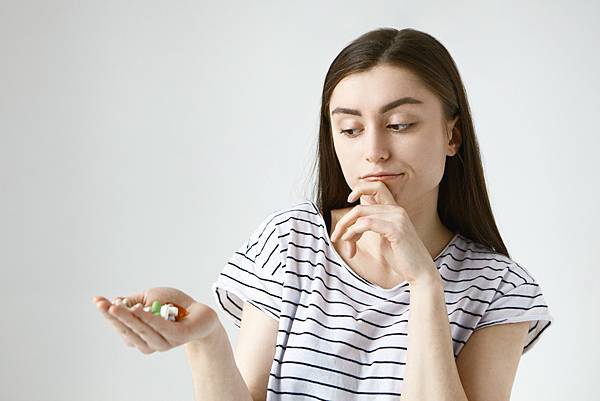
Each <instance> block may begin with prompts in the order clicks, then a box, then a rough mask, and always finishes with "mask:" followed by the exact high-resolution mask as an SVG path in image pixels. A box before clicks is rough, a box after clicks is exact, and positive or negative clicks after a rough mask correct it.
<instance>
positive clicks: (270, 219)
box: [95, 28, 553, 401]
mask: <svg viewBox="0 0 600 401" xmlns="http://www.w3.org/2000/svg"><path fill="white" fill-rule="evenodd" d="M320 121H321V125H320V132H319V143H318V181H317V196H316V202H313V201H311V200H307V201H305V202H300V203H297V204H295V205H292V206H290V207H287V208H283V209H278V210H276V211H274V212H272V213H270V214H269V215H268V216H266V217H265V218H264V219H263V220H262V222H261V223H260V225H259V226H258V227H257V228H256V230H254V232H253V233H252V234H251V235H250V236H249V238H248V239H247V240H246V241H245V242H244V243H243V244H242V245H241V247H240V248H239V249H238V250H237V252H235V253H234V254H233V256H232V257H231V259H230V260H229V261H228V263H227V264H226V266H225V267H224V269H223V271H222V272H221V274H220V275H219V276H218V278H217V280H216V282H215V283H214V285H213V293H214V296H215V300H216V302H217V304H218V305H219V308H221V310H222V311H223V312H224V313H225V316H228V317H229V318H231V319H232V321H233V322H234V323H235V324H236V325H237V326H238V327H240V332H239V337H238V343H237V345H236V349H235V352H234V350H233V349H232V347H231V345H230V343H229V341H228V337H227V335H226V332H225V329H224V327H223V325H222V324H221V322H220V321H219V318H218V316H217V312H216V311H215V310H213V309H212V308H210V307H208V306H207V305H205V304H201V303H198V302H196V301H194V300H193V299H192V298H191V297H189V296H188V295H186V294H183V293H182V292H180V291H178V290H176V289H172V288H164V287H162V288H154V289H151V290H148V291H146V292H144V293H140V294H136V295H133V296H131V297H129V298H130V300H131V302H132V303H138V302H139V303H140V305H138V306H137V307H134V308H132V309H129V308H126V307H123V306H122V305H119V304H118V301H117V302H116V303H115V304H114V305H112V304H111V303H110V301H108V300H107V299H105V298H102V297H97V298H95V302H97V305H98V307H99V309H100V310H101V311H102V312H103V313H104V315H105V316H106V317H107V318H108V319H109V320H110V321H111V322H112V323H113V324H114V326H115V328H117V330H119V331H120V332H121V334H122V335H123V337H124V339H125V341H126V342H127V343H128V344H129V345H131V346H136V347H138V348H139V349H140V351H142V352H144V353H151V352H154V351H165V350H168V349H170V348H173V347H175V346H178V345H181V344H185V345H186V351H187V355H188V361H189V364H190V366H191V368H192V372H193V377H194V385H195V392H196V394H197V398H198V399H202V400H255V401H256V400H265V399H266V400H305V399H306V400H354V399H357V400H358V399H360V400H365V399H372V400H377V401H379V400H399V399H400V397H401V399H402V401H407V400H419V401H423V400H436V401H440V400H452V401H467V400H468V401H476V400H508V399H509V398H510V393H511V388H512V385H513V382H514V379H515V375H516V371H517V367H518V363H519V360H520V357H521V355H522V354H524V353H525V352H527V351H528V350H530V349H531V347H532V346H533V345H534V344H535V343H536V342H537V341H538V340H539V338H540V335H541V334H542V333H543V332H544V330H546V329H547V328H548V327H549V326H550V324H551V322H552V321H553V318H552V316H551V315H550V313H549V309H548V306H547V304H546V302H545V300H544V297H543V294H542V292H541V289H540V286H539V284H538V283H537V282H536V280H535V279H534V278H533V277H532V275H531V274H530V272H529V271H528V270H527V269H525V268H524V267H522V266H520V265H519V264H518V263H516V262H515V261H514V260H512V259H511V258H510V255H509V253H508V251H507V249H506V247H505V245H504V243H503V241H502V238H501V236H500V233H499V232H498V228H497V226H496V223H495V221H494V217H493V215H492V211H491V207H490V202H489V199H488V196H487V190H486V185H485V180H484V174H483V168H482V164H481V159H480V155H479V149H478V145H477V140H476V137H475V131H474V128H473V124H472V121H471V116H470V112H469V106H468V103H467V97H466V93H465V90H464V87H463V84H462V81H461V78H460V75H459V73H458V71H457V68H456V65H455V64H454V62H453V60H452V58H451V56H450V54H449V53H448V51H447V50H446V48H445V47H444V46H443V45H442V44H440V43H439V42H438V41H437V40H436V39H435V38H433V37H432V36H430V35H428V34H426V33H423V32H419V31H416V30H413V29H403V30H400V31H398V30H395V29H390V28H387V29H377V30H374V31H371V32H368V33H366V34H364V35H362V36H360V37H359V38H357V39H356V40H354V41H353V42H352V43H350V44H349V45H348V46H347V47H346V48H344V49H343V50H342V52H341V53H340V54H339V55H338V56H337V57H336V58H335V60H334V61H333V63H332V64H331V66H330V68H329V71H328V72H327V76H326V78H325V83H324V88H323V96H322V108H321V120H320ZM154 300H164V301H171V302H175V303H178V304H180V305H182V306H184V307H186V308H187V309H188V312H189V315H188V316H187V317H186V318H185V319H184V320H183V321H181V322H175V323H173V322H167V321H165V320H164V319H161V318H160V317H157V316H153V315H152V314H151V313H148V312H145V311H144V310H143V306H148V305H150V304H151V303H152V302H153V301H154Z"/></svg>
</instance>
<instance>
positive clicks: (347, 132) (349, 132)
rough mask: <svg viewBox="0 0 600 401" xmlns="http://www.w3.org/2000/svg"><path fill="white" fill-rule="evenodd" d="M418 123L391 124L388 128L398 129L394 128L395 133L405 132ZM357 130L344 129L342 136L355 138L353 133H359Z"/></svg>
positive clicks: (341, 132)
mask: <svg viewBox="0 0 600 401" xmlns="http://www.w3.org/2000/svg"><path fill="white" fill-rule="evenodd" d="M415 124H416V123H410V124H390V125H388V127H397V128H394V129H393V131H404V130H407V129H408V128H410V127H412V126H413V125H415ZM357 130H358V129H357V128H349V129H343V130H341V131H340V134H344V135H346V136H348V137H351V138H352V137H355V136H356V135H354V134H352V132H354V131H357Z"/></svg>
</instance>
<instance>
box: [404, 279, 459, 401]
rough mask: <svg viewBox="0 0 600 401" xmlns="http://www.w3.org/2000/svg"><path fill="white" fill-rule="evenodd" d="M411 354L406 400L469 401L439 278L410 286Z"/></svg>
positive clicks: (408, 357) (405, 383)
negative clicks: (458, 367) (453, 345)
mask: <svg viewBox="0 0 600 401" xmlns="http://www.w3.org/2000/svg"><path fill="white" fill-rule="evenodd" d="M407 352H408V355H407V360H406V370H405V372H404V386H403V389H402V396H401V399H402V401H413V400H418V401H430V400H436V401H468V399H467V395H466V394H465V391H464V389H463V387H462V384H461V381H460V377H459V374H458V369H457V368H456V362H455V360H454V351H453V348H452V334H451V332H450V322H449V320H448V310H447V309H446V300H445V298H444V287H443V284H442V281H441V278H440V277H439V275H438V276H436V277H431V279H429V280H424V281H422V282H417V283H414V284H411V286H410V314H409V317H408V351H407Z"/></svg>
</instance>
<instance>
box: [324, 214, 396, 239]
mask: <svg viewBox="0 0 600 401" xmlns="http://www.w3.org/2000/svg"><path fill="white" fill-rule="evenodd" d="M387 211H388V209H387V207H386V205H356V206H354V208H352V210H350V211H349V212H348V213H346V214H345V215H343V216H342V217H341V218H340V220H339V221H338V222H337V223H336V225H335V229H334V230H333V232H332V233H331V241H333V242H335V241H337V240H338V238H339V237H340V236H341V235H343V234H344V233H345V232H346V230H347V229H348V227H350V226H351V225H352V224H353V223H354V222H355V221H356V220H357V219H358V218H359V217H361V216H370V215H374V214H380V213H385V212H387Z"/></svg>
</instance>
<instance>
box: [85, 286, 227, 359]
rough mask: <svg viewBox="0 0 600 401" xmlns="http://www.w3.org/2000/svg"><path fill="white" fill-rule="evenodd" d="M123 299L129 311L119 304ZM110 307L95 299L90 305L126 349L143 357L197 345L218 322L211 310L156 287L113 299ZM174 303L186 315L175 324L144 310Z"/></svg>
mask: <svg viewBox="0 0 600 401" xmlns="http://www.w3.org/2000/svg"><path fill="white" fill-rule="evenodd" d="M123 298H127V299H128V301H129V305H131V306H132V307H131V308H127V307H126V306H125V305H124V304H123V303H122V300H123ZM114 301H115V302H114V303H112V302H111V301H109V300H108V299H106V298H104V297H101V296H97V297H94V299H93V302H94V303H95V304H96V307H97V308H98V309H99V310H100V312H102V314H103V315H104V317H106V319H108V321H109V322H110V323H111V324H112V325H113V327H114V328H115V329H116V330H117V332H118V333H119V334H120V335H121V336H122V337H123V340H124V341H125V344H127V345H128V346H129V347H137V348H138V349H139V350H140V351H141V352H142V353H144V354H152V353H153V352H155V351H160V352H164V351H167V350H169V349H171V348H175V347H177V346H179V345H182V344H186V343H188V342H191V341H201V340H203V339H205V338H206V337H208V336H209V335H210V334H211V333H212V332H213V331H214V330H215V328H216V327H217V324H218V322H219V318H218V316H217V313H216V312H215V311H214V309H212V308H211V307H209V306H207V305H205V304H201V303H199V302H196V301H195V300H194V299H193V298H192V297H190V296H189V295H187V294H185V293H183V292H182V291H179V290H177V289H175V288H170V287H156V288H151V289H149V290H146V291H144V292H141V293H138V294H134V295H131V296H127V297H116V298H115V299H114ZM154 301H159V302H160V303H161V304H165V303H174V304H178V305H180V306H183V307H184V308H185V309H186V310H187V312H188V315H187V316H185V317H184V319H183V320H181V321H179V322H174V321H169V320H165V319H163V318H162V317H160V316H155V315H153V314H152V313H150V312H145V311H144V309H143V308H144V307H146V306H151V305H152V302H154Z"/></svg>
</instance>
